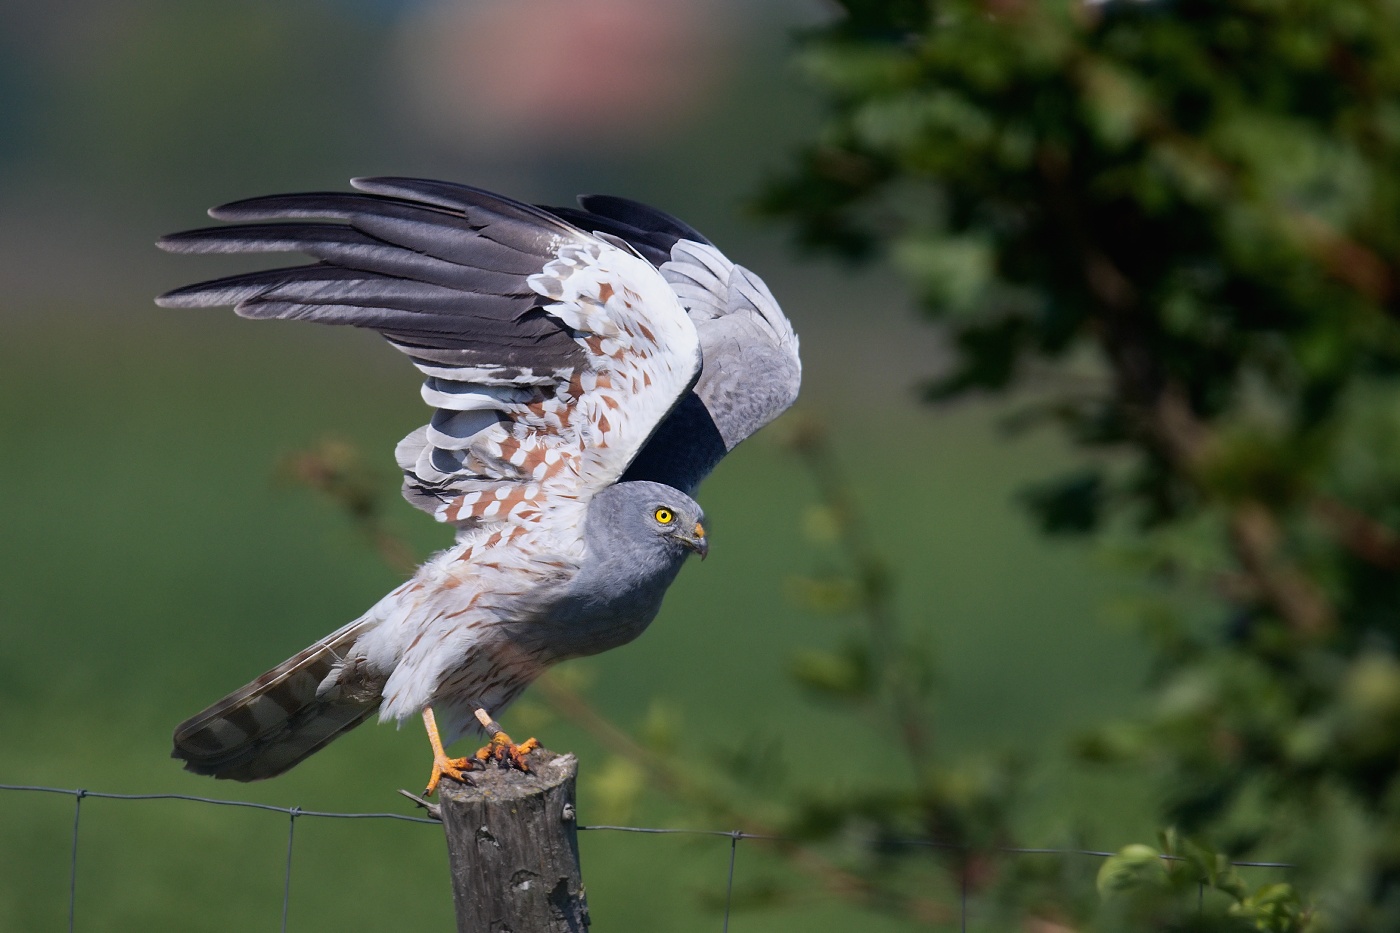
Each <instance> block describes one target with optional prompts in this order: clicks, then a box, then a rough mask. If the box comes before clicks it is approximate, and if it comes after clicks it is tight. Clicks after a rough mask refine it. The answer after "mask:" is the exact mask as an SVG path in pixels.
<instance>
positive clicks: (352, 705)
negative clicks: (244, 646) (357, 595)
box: [171, 620, 380, 781]
mask: <svg viewBox="0 0 1400 933" xmlns="http://www.w3.org/2000/svg"><path fill="white" fill-rule="evenodd" d="M372 624H373V623H372V622H371V621H369V620H359V621H356V622H352V623H350V624H349V625H347V626H345V627H344V628H342V629H340V630H339V631H337V632H334V633H332V634H331V635H328V636H326V637H325V638H323V639H321V640H320V641H318V642H317V643H316V644H314V645H312V646H311V647H309V648H307V649H305V650H304V651H301V652H299V653H297V654H295V655H293V656H292V657H290V658H288V659H287V660H285V661H283V662H282V663H281V664H279V665H277V666H276V667H274V668H273V669H272V670H270V671H268V672H267V673H265V674H263V675H262V676H261V677H259V678H257V679H256V680H254V681H253V682H252V683H250V684H248V685H247V686H244V687H241V688H239V689H238V690H235V691H234V692H233V693H230V694H229V695H228V696H226V697H224V698H223V699H222V700H220V701H219V702H217V703H215V704H214V705H213V706H211V707H209V708H208V709H206V710H204V711H203V712H201V713H198V714H196V715H195V716H192V717H190V718H189V719H187V720H185V721H184V722H182V723H180V725H178V726H176V727H175V737H174V738H175V749H174V751H172V752H171V757H172V758H180V759H183V760H184V762H185V770H186V771H193V772H194V773H196V774H208V775H212V776H213V777H216V778H227V779H230V780H234V781H259V780H262V779H264V778H270V777H276V776H277V775H279V774H281V773H283V772H284V771H287V770H288V769H289V768H291V767H292V766H293V765H295V764H297V763H298V762H300V761H302V760H303V759H304V758H306V757H308V756H310V755H312V754H314V753H315V752H317V751H320V750H321V749H322V748H324V747H325V746H326V745H328V744H329V743H330V742H331V741H332V740H334V739H335V738H336V737H337V736H339V735H341V734H342V733H344V732H348V731H350V730H351V729H353V728H355V727H356V726H358V725H359V724H360V723H362V722H364V721H365V720H366V719H368V718H369V717H370V716H372V715H373V714H374V713H375V711H376V710H378V709H379V703H380V696H379V691H378V690H376V689H364V688H365V687H366V686H367V685H364V684H359V685H357V688H358V689H355V690H342V689H332V690H323V689H320V688H321V685H322V682H323V681H325V680H326V678H327V677H328V676H330V674H331V673H332V672H333V671H335V670H337V669H338V668H339V667H340V666H341V664H342V662H343V661H344V659H345V657H346V655H347V654H348V652H349V650H350V648H351V646H353V645H354V643H355V640H356V639H357V638H359V637H360V636H361V635H362V634H364V632H365V631H366V630H367V629H368V628H369V627H370V626H371V625H372Z"/></svg>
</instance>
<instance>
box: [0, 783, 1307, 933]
mask: <svg viewBox="0 0 1400 933" xmlns="http://www.w3.org/2000/svg"><path fill="white" fill-rule="evenodd" d="M0 791H20V792H24V791H27V792H31V793H40V794H66V795H68V796H70V797H72V798H73V840H72V849H71V851H70V853H69V859H68V933H74V923H75V920H76V916H77V902H78V831H79V827H80V826H81V821H82V815H83V801H84V800H86V799H88V798H96V799H101V800H185V801H189V802H191V803H201V804H206V805H211V806H216V807H243V808H245V809H250V810H264V811H270V812H273V813H285V814H286V815H287V858H286V867H285V871H284V876H283V880H282V933H287V914H288V910H289V908H290V906H291V901H292V852H293V849H294V847H295V844H296V826H297V820H298V819H299V818H303V817H305V818H310V819H331V820H398V821H400V822H403V823H425V824H428V825H430V826H439V825H441V821H439V820H436V819H432V818H430V817H422V816H408V815H406V814H403V813H337V812H331V811H326V810H303V809H302V808H301V807H279V806H275V805H273V804H270V803H254V802H253V801H250V800H223V799H221V798H217V797H196V796H193V795H191V794H112V793H106V792H103V791H94V790H88V789H86V788H69V787H46V786H43V785H39V784H0ZM578 829H579V831H580V832H619V833H643V834H649V835H679V836H724V837H727V838H728V839H729V874H728V878H727V879H726V881H725V890H724V926H723V933H729V915H730V911H731V908H732V907H733V903H734V865H735V862H736V860H737V858H738V851H739V841H740V840H741V839H757V840H766V841H771V842H783V841H791V840H787V839H786V837H783V836H774V835H764V834H761V833H746V832H743V831H742V830H737V829H733V830H727V829H686V828H681V827H673V826H612V825H606V824H599V825H590V826H585V825H582V824H580V825H579V826H578ZM892 844H895V845H908V846H922V847H928V848H936V849H961V848H963V847H962V846H959V845H956V844H954V843H947V842H939V841H937V840H933V839H896V840H892ZM992 851H996V852H1002V853H1006V854H1012V855H1078V856H1087V857H1093V858H1108V857H1110V856H1113V855H1115V854H1116V853H1114V852H1105V851H1101V850H1098V849H1054V848H1020V847H1015V846H997V847H995V848H994V849H993V850H992ZM1162 858H1164V859H1169V860H1174V859H1176V856H1171V855H1164V856H1162ZM1230 864H1231V865H1233V866H1235V867H1237V868H1292V867H1293V865H1292V863H1290V862H1260V861H1232V862H1230ZM1204 897H1205V885H1204V883H1202V884H1201V886H1200V892H1199V898H1200V899H1201V900H1202V901H1203V900H1204ZM959 914H960V916H959V921H960V923H959V928H960V929H961V930H962V931H963V933H966V931H967V920H968V915H969V910H968V893H967V878H966V875H964V877H963V879H962V884H961V890H960V893H959Z"/></svg>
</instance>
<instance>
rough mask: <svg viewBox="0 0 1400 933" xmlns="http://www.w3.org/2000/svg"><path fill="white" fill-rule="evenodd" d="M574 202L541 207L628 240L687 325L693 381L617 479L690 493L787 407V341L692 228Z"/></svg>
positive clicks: (778, 315) (759, 298)
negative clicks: (694, 340) (693, 338)
mask: <svg viewBox="0 0 1400 933" xmlns="http://www.w3.org/2000/svg"><path fill="white" fill-rule="evenodd" d="M579 204H580V208H570V207H563V208H558V207H551V208H549V210H550V211H551V212H552V213H554V214H556V215H557V216H559V217H560V218H561V219H563V220H567V221H568V222H569V223H571V224H573V225H574V226H576V227H578V228H580V229H582V230H596V231H599V232H605V233H608V234H610V235H612V236H616V237H619V238H621V239H623V240H626V241H627V242H628V243H630V244H631V245H632V246H633V247H634V248H635V249H636V250H637V251H638V252H639V253H640V254H641V255H643V256H645V257H646V259H647V260H648V261H649V262H651V263H652V264H653V265H655V266H656V267H658V269H659V270H660V271H661V274H662V276H663V277H664V278H665V279H666V282H667V283H668V284H669V285H670V287H671V289H672V291H673V292H674V293H675V294H676V297H677V299H678V300H679V301H680V303H681V305H682V306H683V307H684V308H685V310H686V313H687V314H688V315H689V316H690V318H691V320H692V321H693V322H694V323H695V327H696V330H697V332H698V334H699V338H700V347H701V354H702V357H703V359H704V365H703V369H702V371H701V374H700V378H699V380H698V381H697V382H696V384H695V386H694V387H693V388H692V389H691V391H690V393H688V394H687V395H686V397H685V398H684V399H682V401H681V403H680V404H679V405H677V406H676V408H675V409H674V410H672V411H671V413H670V414H669V415H668V416H667V417H666V419H665V420H664V421H663V422H662V423H661V425H660V426H659V427H658V428H657V430H656V433H655V434H654V435H653V436H652V437H651V439H650V440H649V441H648V442H647V444H646V446H645V447H644V448H643V449H642V451H641V452H640V453H639V454H638V456H637V458H636V459H635V460H634V461H633V463H632V465H631V467H630V468H629V469H628V471H627V473H626V474H625V478H626V479H646V480H654V481H656V482H662V483H667V484H668V485H671V486H675V487H676V488H678V489H682V490H684V491H685V492H687V493H694V491H695V489H696V487H698V486H699V484H700V482H701V481H702V480H703V479H704V478H705V477H706V476H708V475H709V473H710V471H711V470H713V469H714V467H715V465H716V464H718V463H719V461H720V460H721V459H722V458H723V457H724V456H725V455H726V454H727V453H728V452H729V451H731V450H733V449H734V447H735V446H737V445H738V444H739V443H740V442H741V441H743V440H744V439H745V438H747V437H749V436H750V435H752V434H753V433H754V432H755V431H757V430H759V429H760V428H762V427H763V426H764V425H766V424H768V423H769V422H771V421H772V420H773V419H774V418H776V417H778V415H780V414H782V413H783V412H784V411H786V410H787V409H788V407H789V406H791V405H792V403H793V401H795V400H796V398H797V392H798V388H799V387H800V385H801V382H802V364H801V360H800V358H799V356H798V342H797V335H796V334H795V333H794V332H793V329H792V325H791V323H789V321H788V319H787V318H786V317H785V316H784V315H783V312H782V310H781V309H780V308H779V306H778V302H777V300H776V299H775V298H774V297H773V294H772V293H771V292H770V291H769V290H768V287H767V286H766V285H764V283H763V280H762V279H760V278H759V277H758V276H756V275H754V274H753V273H752V272H750V271H749V270H748V269H745V268H744V267H743V266H739V265H736V264H734V263H733V262H731V261H730V260H729V259H728V258H727V257H725V256H724V254H723V253H721V252H720V251H719V250H718V249H716V248H715V247H714V244H712V243H711V242H710V241H709V240H707V239H706V238H705V237H703V236H701V235H700V233H698V232H697V231H696V230H695V229H694V228H692V227H690V226H688V225H687V224H684V223H682V222H681V221H679V220H677V219H676V218H674V217H672V216H670V215H669V214H666V213H664V212H662V211H659V210H657V209H656V208H653V207H648V206H647V205H645V204H640V203H638V202H636V201H629V200H627V199H626V198H615V197H608V196H600V195H589V196H585V197H581V198H579Z"/></svg>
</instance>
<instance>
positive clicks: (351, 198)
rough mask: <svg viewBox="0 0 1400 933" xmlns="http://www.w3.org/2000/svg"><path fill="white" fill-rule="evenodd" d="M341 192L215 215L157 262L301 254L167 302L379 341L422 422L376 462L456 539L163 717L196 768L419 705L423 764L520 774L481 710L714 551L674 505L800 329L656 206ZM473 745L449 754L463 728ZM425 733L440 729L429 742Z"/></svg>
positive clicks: (285, 757) (368, 185)
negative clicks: (477, 747)
mask: <svg viewBox="0 0 1400 933" xmlns="http://www.w3.org/2000/svg"><path fill="white" fill-rule="evenodd" d="M352 184H353V186H354V188H356V189H357V190H356V191H355V192H342V193H318V194H291V195H276V196H271V197H261V198H253V199H250V200H246V201H238V202H235V203H233V204H227V205H224V206H223V207H218V208H215V209H213V210H211V211H210V212H209V213H210V215H211V216H212V217H214V218H216V219H218V220H225V221H236V222H238V223H236V224H235V225H232V226H222V227H216V228H209V229H202V230H193V231H189V232H186V233H178V234H174V235H172V236H168V237H165V238H164V239H162V240H161V241H160V243H159V245H160V247H161V248H162V249H165V250H169V251H171V252H177V253H245V252H248V253H261V252H300V253H304V254H306V255H308V256H310V257H311V258H313V259H315V260H316V261H315V262H314V263H311V264H309V265H301V266H295V267H292V268H280V269H273V270H269V271H261V272H253V273H248V274H244V275H237V276H233V277H230V278H224V279H219V280H217V281H212V282H204V283H200V284H197V285H191V286H188V287H186V288H180V289H176V290H175V291H172V292H169V293H167V294H165V295H162V296H161V297H160V298H158V299H157V302H158V303H159V304H161V305H164V306H167V307H180V308H203V307H213V306H221V305H231V306H233V307H234V308H235V310H236V311H237V313H238V314H240V315H242V316H243V317H249V318H286V319H299V320H308V321H318V322H321V323H327V324H349V325H352V326H355V327H367V328H370V329H372V330H375V331H378V332H379V333H380V334H382V335H383V336H384V337H385V338H386V339H387V340H388V341H389V343H391V344H392V345H393V346H394V347H396V348H398V349H399V350H401V351H403V352H404V353H405V354H407V355H408V357H409V359H410V360H411V361H412V362H413V365H414V366H416V367H417V368H418V369H419V370H420V371H422V373H423V374H424V375H425V376H426V377H427V378H426V380H425V381H424V383H423V389H422V394H423V399H424V401H426V402H427V403H428V404H429V405H430V406H432V407H433V408H434V409H435V411H434V412H433V416H432V419H431V420H430V421H429V423H428V424H426V425H424V426H423V427H421V428H418V429H417V430H415V431H413V432H412V433H410V434H409V435H408V436H407V437H405V438H404V439H403V440H402V441H401V442H400V443H399V445H398V448H397V450H396V451H395V453H396V456H397V459H398V463H399V466H400V467H401V468H402V469H403V474H404V483H403V492H404V496H405V498H407V499H408V500H409V501H410V502H412V503H413V504H414V505H416V506H418V507H419V508H420V509H423V510H424V511H426V512H429V513H430V514H432V515H433V516H434V517H435V518H437V519H438V520H439V521H443V522H448V523H451V524H452V525H454V526H456V528H457V536H456V542H455V544H454V545H453V546H452V547H450V548H448V549H447V550H444V551H442V552H440V553H438V554H436V555H434V556H433V557H431V558H429V559H428V561H427V562H426V563H424V564H423V565H422V566H421V567H420V568H419V569H418V571H417V573H415V574H414V576H413V577H412V579H410V580H408V581H407V582H406V583H404V584H403V585H401V586H399V587H398V588H397V589H395V590H393V592H391V593H389V594H388V595H387V596H385V597H384V598H383V599H381V600H380V601H379V602H378V603H377V604H376V605H375V606H374V607H373V608H371V609H370V610H369V611H368V612H366V613H365V614H364V615H363V616H361V617H360V618H358V619H356V620H355V621H353V622H351V623H350V624H349V625H346V626H345V627H344V628H341V629H340V630H338V631H336V632H334V633H332V634H330V635H328V636H326V637H325V638H323V639H321V640H320V641H318V642H316V643H315V644H314V645H312V646H310V647H309V648H307V649H306V650H304V651H302V652H300V653H299V654H297V655H295V656H294V657H291V658H289V659H287V660H286V661H284V662H283V663H281V664H279V665H277V666H276V667H274V668H273V669H272V670H270V671H268V672H267V673H265V674H263V675H262V676H261V677H259V678H257V679H256V680H254V681H253V682H252V683H250V684H248V685H247V686H245V687H243V688H242V689H239V690H236V691H234V692H233V693H231V694H229V695H228V696H227V697H225V698H224V699H222V700H220V701H219V702H218V703H215V704H214V705H213V706H211V707H209V708H208V709H206V710H204V711H203V712H201V713H199V714H198V715H196V716H194V717H192V718H190V719H189V720H187V721H185V722H183V723H181V724H180V725H179V726H178V727H177V728H176V730H175V736H174V742H175V750H174V752H173V754H174V757H176V758H180V759H183V760H184V761H185V767H186V768H187V769H188V770H190V771H194V772H196V773H199V774H209V775H213V776H214V777H219V778H231V779H233V780H239V781H253V780H259V779H262V778H269V777H273V776H275V775H278V774H281V773H282V772H284V771H286V770H287V769H288V768H291V767H292V766H293V765H295V764H297V763H298V762H300V761H301V760H303V759H304V758H306V757H307V756H308V755H311V754H312V753H313V752H315V751H317V750H318V749H320V748H322V747H323V746H325V745H326V744H327V743H329V742H330V741H332V740H333V739H335V738H336V737H337V736H339V735H340V734H342V733H343V732H346V731H347V730H349V729H351V728H353V727H355V726H357V725H359V724H360V723H361V722H363V721H364V720H365V719H367V718H368V717H370V716H371V715H373V714H374V713H376V712H377V713H378V714H379V717H380V719H381V720H385V719H394V720H398V721H399V722H402V721H403V720H405V719H407V718H409V717H411V716H415V715H419V714H421V715H422V717H423V721H424V724H425V726H426V728H427V731H428V738H429V740H430V742H431V744H432V749H433V765H432V771H431V776H430V779H429V782H428V793H432V791H433V790H434V789H435V788H436V786H437V783H438V781H439V779H440V778H441V777H442V776H443V775H448V776H450V777H453V778H457V779H461V776H462V773H463V772H464V771H467V770H470V769H471V768H472V767H474V766H477V767H479V766H481V763H483V762H485V761H487V760H489V759H496V760H498V761H501V762H505V763H510V762H513V763H515V764H516V765H517V766H519V767H522V768H524V767H526V764H525V758H524V755H525V754H526V753H527V752H528V751H529V749H530V748H532V747H533V745H534V740H533V739H532V740H530V741H528V742H524V743H521V744H519V745H516V744H515V743H513V742H512V741H511V740H510V738H509V736H507V735H505V733H504V732H502V731H500V729H499V727H498V726H496V725H495V723H494V721H493V720H492V719H491V718H490V717H491V714H499V713H500V712H501V711H502V710H504V709H505V707H506V706H507V705H509V704H510V702H511V701H512V700H514V699H515V698H516V697H517V696H519V695H520V693H521V691H523V690H524V689H525V688H526V687H527V686H528V685H529V684H530V683H531V682H532V681H533V680H534V679H535V677H537V676H538V675H539V674H540V673H541V672H542V671H543V670H544V669H545V668H547V667H548V666H549V665H551V664H554V663H556V662H558V661H562V660H565V659H567V658H574V657H580V656H583V655H590V654H595V653H597V652H600V651H605V650H607V649H609V648H613V647H616V646H618V645H621V644H624V643H626V642H628V641H631V640H632V639H633V638H636V637H637V636H638V635H639V634H641V632H642V630H643V629H645V628H646V627H647V625H648V624H649V623H650V622H651V620H652V619H653V618H654V617H655V616H656V614H657V611H658V610H659V608H660V605H661V600H662V597H663V596H664V595H665V592H666V589H667V587H669V586H670V584H671V581H672V580H674V579H675V577H676V574H677V573H678V572H679V570H680V568H681V564H682V563H683V562H684V560H685V558H686V557H687V556H688V555H689V554H692V553H695V554H699V555H700V556H701V557H704V556H705V554H706V553H707V551H708V549H709V542H708V539H707V538H706V536H705V529H704V526H703V524H702V519H703V514H702V512H701V510H700V506H699V505H697V504H696V503H695V501H694V500H693V499H692V498H691V495H692V494H693V493H694V492H695V490H696V487H697V486H698V485H699V483H700V481H701V480H702V479H704V477H705V476H706V475H707V474H708V473H709V472H710V471H711V470H712V469H713V468H714V466H715V464H716V463H718V462H719V460H720V459H721V458H722V457H723V456H724V455H725V454H726V453H728V452H729V451H730V450H732V449H733V448H734V446H735V445H736V444H738V443H739V442H740V441H742V440H743V439H744V438H746V437H748V436H749V435H750V434H752V433H753V432H754V431H756V430H758V429H759V428H761V427H763V426H764V425H765V424H767V423H768V422H770V421H772V420H773V419H774V418H775V417H777V416H778V415H779V414H780V413H781V412H782V411H783V410H784V409H786V408H787V407H788V406H789V405H791V404H792V402H793V400H794V399H795V398H796V395H797V390H798V384H799V382H800V376H801V365H800V363H799V360H798V355H797V337H796V335H795V334H794V333H793V331H792V326H791V325H790V324H789V322H788V320H787V318H786V317H784V316H783V313H782V312H781V311H780V310H779V308H778V305H777V302H776V301H775V300H774V299H773V296H772V295H771V294H770V292H769V291H768V289H767V287H766V286H764V284H763V282H762V281H761V280H760V279H759V278H758V277H757V276H755V275H754V274H753V273H751V272H749V271H748V270H747V269H744V268H743V267H741V266H737V265H735V264H733V263H732V262H730V261H729V260H728V259H726V258H725V257H724V256H723V255H722V254H721V253H720V252H719V251H718V250H717V249H715V247H714V246H713V245H712V244H711V243H710V242H709V241H708V240H706V239H705V238H704V237H703V236H701V235H700V234H699V233H697V232H696V231H695V230H693V229H691V228H690V227H689V226H687V225H685V224H683V223H681V222H680V221H678V220H676V219H675V218H673V217H670V216H668V215H667V214H664V213H662V212H661V211H658V210H655V209H653V208H650V207H647V206H646V205H643V204H639V203H637V202H634V201H629V200H626V199H623V198H616V197H602V196H589V197H582V198H580V199H579V204H580V207H578V208H553V207H537V206H532V205H529V204H523V203H521V202H518V201H514V200H511V199H510V198H506V197H502V196H501V195H497V194H492V193H490V192H487V191H483V190H481V189H478V188H472V187H468V186H465V185H457V184H449V183H446V182H438V181H426V180H420V179H408V178H366V179H357V180H355V181H354V182H352ZM474 716H475V717H476V719H477V720H480V722H481V724H482V726H483V727H484V728H485V729H486V730H487V732H488V733H490V734H491V740H490V744H489V745H487V746H486V747H485V748H483V749H482V750H481V751H479V752H477V754H476V755H475V756H472V757H470V758H456V759H454V758H449V757H448V756H447V754H446V752H445V751H444V739H445V740H446V741H447V742H451V741H452V740H453V739H455V738H457V737H459V736H460V735H462V734H463V733H464V732H466V731H467V730H468V729H469V728H472V727H473V726H475V720H474V719H473V717H474ZM439 730H441V733H440V732H439Z"/></svg>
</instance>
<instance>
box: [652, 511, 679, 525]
mask: <svg viewBox="0 0 1400 933" xmlns="http://www.w3.org/2000/svg"><path fill="white" fill-rule="evenodd" d="M653 517H654V518H655V519H656V520H657V522H659V523H660V524H662V525H669V524H671V522H673V521H675V520H676V516H675V515H674V514H673V513H672V512H671V510H670V509H657V510H656V512H655V513H654V515H653Z"/></svg>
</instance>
